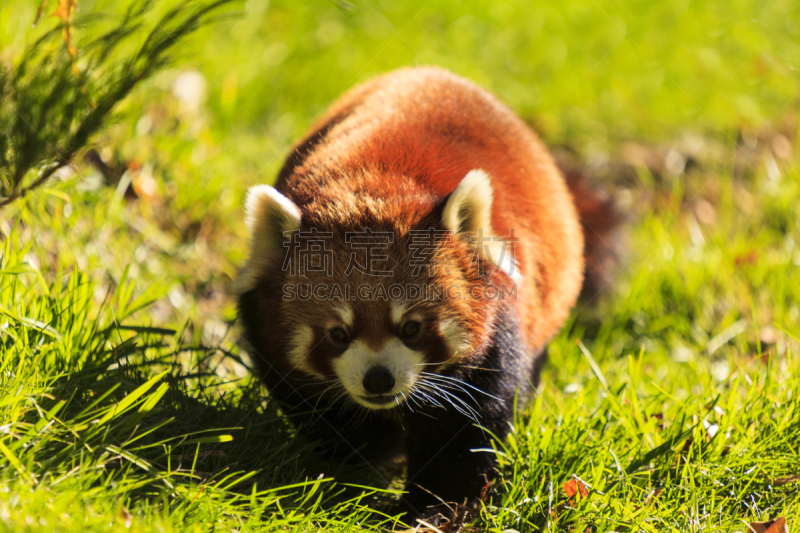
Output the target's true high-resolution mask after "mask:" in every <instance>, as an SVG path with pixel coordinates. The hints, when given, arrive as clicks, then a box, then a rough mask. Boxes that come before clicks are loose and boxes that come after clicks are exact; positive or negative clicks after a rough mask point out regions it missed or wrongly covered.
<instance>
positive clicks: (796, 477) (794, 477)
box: [772, 474, 800, 487]
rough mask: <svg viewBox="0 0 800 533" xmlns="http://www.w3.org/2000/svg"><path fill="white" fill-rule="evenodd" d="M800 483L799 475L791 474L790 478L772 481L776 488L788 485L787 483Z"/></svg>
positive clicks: (779, 478)
mask: <svg viewBox="0 0 800 533" xmlns="http://www.w3.org/2000/svg"><path fill="white" fill-rule="evenodd" d="M798 481H800V474H793V475H791V476H784V477H776V478H775V479H773V480H772V484H773V485H775V486H776V487H780V486H781V485H788V484H789V483H797V482H798Z"/></svg>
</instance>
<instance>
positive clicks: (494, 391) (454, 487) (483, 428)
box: [404, 305, 544, 521]
mask: <svg viewBox="0 0 800 533" xmlns="http://www.w3.org/2000/svg"><path fill="white" fill-rule="evenodd" d="M502 307H504V309H503V311H502V312H501V314H500V315H499V316H498V320H497V322H496V324H497V326H496V328H495V332H494V335H493V340H492V345H491V347H490V348H489V349H488V351H487V353H486V354H485V356H484V358H483V360H482V361H481V362H480V364H478V365H475V366H472V367H471V368H472V369H469V370H468V369H456V370H455V372H454V373H453V376H452V377H454V378H457V379H460V380H462V381H464V382H466V383H468V384H469V385H471V386H472V387H475V388H476V389H480V390H481V391H483V392H484V393H485V394H481V393H477V392H474V391H473V392H471V393H470V395H466V394H462V395H461V397H460V400H461V401H463V402H465V404H470V403H471V404H472V406H473V407H474V408H475V410H476V411H477V413H478V416H477V422H476V421H474V420H471V419H470V418H468V417H467V416H465V415H464V414H463V412H459V411H463V409H462V410H456V409H454V408H453V407H452V406H447V410H446V411H443V410H442V409H429V410H426V411H424V412H421V411H417V412H415V413H410V414H408V415H407V417H408V418H407V432H406V435H407V439H408V441H407V456H408V478H407V481H406V491H407V492H408V494H407V495H406V496H405V497H404V506H405V510H406V513H407V516H408V518H409V519H410V520H412V521H413V519H414V518H415V517H421V518H428V519H431V520H434V521H437V520H436V515H437V514H438V515H444V519H445V520H453V519H454V514H455V512H456V511H457V509H458V508H459V506H466V507H467V508H468V509H477V508H479V507H480V502H481V500H485V499H486V496H487V492H488V489H489V487H490V485H491V483H492V481H493V480H494V479H495V478H496V476H497V460H496V456H495V454H494V452H493V451H492V441H493V439H494V438H495V437H496V438H497V439H499V440H500V441H502V440H504V439H505V437H506V435H507V434H508V431H509V428H510V425H509V424H510V422H512V421H513V416H514V403H515V402H514V400H515V395H516V394H517V392H519V396H520V397H519V400H520V401H519V403H520V404H523V400H524V399H525V398H526V397H527V396H528V395H529V394H530V391H531V389H532V387H533V386H535V384H536V382H537V381H538V375H536V374H538V370H539V368H540V367H541V365H540V364H538V363H539V362H540V361H539V359H540V358H541V357H543V356H544V355H543V354H542V353H540V354H538V357H534V356H533V355H532V354H529V353H527V351H526V350H525V349H524V348H523V347H522V346H523V345H522V344H521V343H520V342H519V335H518V325H517V322H516V320H515V316H514V311H513V308H512V307H511V305H503V306H502ZM475 367H480V369H479V370H475ZM467 390H472V389H469V388H467ZM487 430H488V431H487ZM461 509H463V507H461ZM439 518H440V519H441V517H439ZM426 521H428V520H426Z"/></svg>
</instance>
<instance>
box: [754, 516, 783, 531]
mask: <svg viewBox="0 0 800 533" xmlns="http://www.w3.org/2000/svg"><path fill="white" fill-rule="evenodd" d="M748 528H749V530H748V531H746V532H745V533H789V526H788V525H787V524H786V519H785V518H784V517H782V516H781V517H780V518H775V519H774V520H770V521H768V522H750V523H749V524H748Z"/></svg>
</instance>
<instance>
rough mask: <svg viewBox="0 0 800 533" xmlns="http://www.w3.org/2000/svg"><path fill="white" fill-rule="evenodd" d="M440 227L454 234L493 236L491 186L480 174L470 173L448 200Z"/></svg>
mask: <svg viewBox="0 0 800 533" xmlns="http://www.w3.org/2000/svg"><path fill="white" fill-rule="evenodd" d="M442 224H444V227H445V228H447V229H449V230H450V231H452V232H453V233H455V234H462V233H471V234H475V235H478V234H479V233H480V230H481V229H483V234H484V235H489V234H491V232H492V183H491V182H490V181H489V176H488V175H487V174H486V172H484V171H483V170H471V171H469V172H468V173H467V175H466V176H464V179H462V180H461V183H459V184H458V187H456V190H454V191H453V193H452V194H451V195H450V198H448V199H447V203H446V204H445V206H444V212H443V213H442Z"/></svg>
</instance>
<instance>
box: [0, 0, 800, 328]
mask: <svg viewBox="0 0 800 533" xmlns="http://www.w3.org/2000/svg"><path fill="white" fill-rule="evenodd" d="M123 4H124V3H119V2H112V1H107V2H104V1H93V0H82V1H81V2H80V3H79V9H78V12H77V19H78V20H79V19H80V17H82V16H83V17H85V16H88V15H92V16H95V15H98V14H101V15H103V16H106V17H109V18H110V19H113V18H114V17H115V16H118V15H117V14H118V13H120V12H121V10H122V9H123V7H124V5H123ZM37 5H38V2H34V1H32V0H6V1H4V2H3V4H2V6H0V59H1V60H3V61H5V62H11V61H13V59H14V58H15V57H19V55H20V54H22V53H23V52H24V46H25V43H26V42H30V41H31V40H32V39H33V38H34V37H35V36H36V35H38V34H40V33H41V32H43V31H44V30H45V29H46V28H48V27H52V26H53V25H55V23H56V21H55V20H54V19H53V18H45V19H44V20H43V21H42V22H40V24H39V26H38V27H36V28H32V27H31V23H32V21H33V19H34V16H35V11H36V8H37ZM169 5H170V2H161V3H159V4H157V10H156V11H154V12H153V14H152V18H153V20H155V17H156V15H157V14H158V12H159V11H163V10H165V9H166V8H167V7H168V6H169ZM51 8H52V6H51V7H49V8H48V11H49V10H50V9H51ZM233 13H234V16H233V17H231V18H229V19H226V20H221V21H219V22H218V23H217V24H215V25H213V26H212V27H209V28H205V29H203V30H202V31H201V32H199V34H197V35H195V36H194V37H193V38H192V39H191V40H190V41H189V42H188V43H187V44H186V45H182V46H181V47H180V52H179V53H178V54H177V55H176V57H175V62H174V67H173V68H172V69H171V70H168V71H165V72H162V73H161V74H159V75H158V76H157V77H156V78H155V79H153V80H149V81H147V82H146V83H144V84H142V86H141V87H140V88H139V89H138V90H137V91H136V92H135V94H134V95H133V97H131V98H129V99H128V100H127V101H126V102H125V103H124V105H123V106H122V107H121V109H120V113H119V114H118V120H117V121H116V123H115V124H114V125H112V126H110V127H109V128H108V129H107V131H106V133H105V135H104V136H103V137H101V138H98V139H96V140H95V143H96V146H97V148H98V149H99V150H100V153H101V156H102V157H103V159H104V160H105V161H106V162H107V163H108V164H109V165H111V166H114V165H117V166H119V167H120V168H122V169H123V170H124V168H126V167H128V168H133V169H134V170H136V172H139V170H138V169H139V168H141V169H143V170H142V172H143V174H144V175H143V176H134V177H135V178H137V179H135V180H134V182H140V184H139V186H140V187H143V188H144V189H145V193H144V194H145V196H147V197H148V198H149V201H148V202H139V204H138V205H135V206H134V207H133V208H132V209H122V208H118V206H117V204H116V203H114V202H110V203H101V206H106V208H107V209H109V211H108V212H106V213H105V214H102V215H98V217H99V218H97V219H91V220H88V219H87V220H84V218H85V217H87V216H94V215H87V213H85V212H83V213H80V212H78V211H76V210H72V209H68V213H67V215H65V218H64V223H65V224H69V225H70V226H71V229H70V232H69V233H70V236H71V237H74V238H75V246H74V247H72V249H66V250H63V253H66V254H69V255H79V256H81V258H82V260H83V261H82V264H83V265H89V264H97V262H98V261H99V263H100V264H101V265H103V266H109V267H110V271H111V272H113V275H114V276H115V277H118V276H119V275H120V272H121V268H122V266H123V264H127V261H123V260H122V259H121V258H120V257H119V254H108V253H104V250H103V249H104V248H106V247H107V246H109V245H110V244H111V242H110V241H109V240H108V239H104V235H105V233H104V232H103V228H106V230H107V232H114V231H115V229H114V228H115V227H116V226H115V224H114V222H113V220H114V219H119V218H122V219H123V220H124V221H125V222H124V224H125V225H128V226H132V227H134V228H136V231H134V232H133V234H132V235H131V236H130V238H131V241H130V242H128V243H126V245H125V246H124V247H125V248H126V249H130V250H132V251H134V250H138V256H137V257H138V260H136V261H134V262H135V263H137V264H139V265H140V266H141V268H137V270H139V271H141V272H139V275H141V276H143V278H144V280H145V285H147V284H149V283H151V282H154V281H155V280H156V279H157V278H159V279H160V281H161V282H165V283H167V285H168V286H172V288H174V289H175V290H176V291H178V292H180V291H181V290H183V289H182V287H184V286H187V285H188V287H189V291H190V292H192V291H194V292H195V293H198V291H199V292H202V291H204V290H207V289H208V287H209V286H212V285H213V286H215V287H216V288H217V289H219V288H220V287H221V285H218V284H217V282H216V281H215V280H216V279H217V278H218V276H217V275H216V274H220V273H221V274H223V275H224V276H227V277H231V276H233V275H234V274H235V265H237V264H240V263H241V260H242V259H243V247H244V244H245V241H244V235H243V233H244V231H243V230H244V228H243V225H242V224H241V217H242V215H241V205H242V198H243V195H244V193H245V191H246V189H247V187H248V186H250V185H252V184H255V183H260V182H270V181H271V180H273V179H274V176H275V175H276V173H277V170H278V168H279V167H280V164H281V161H282V158H283V157H284V156H285V155H286V153H287V149H288V147H289V146H290V145H291V143H292V142H293V141H294V140H295V139H297V138H298V136H300V135H301V134H302V132H303V131H304V130H305V128H306V127H307V126H308V125H309V123H310V122H312V121H313V120H314V118H315V117H317V116H318V115H319V114H320V113H321V112H322V111H323V110H324V109H325V108H326V106H327V105H329V104H330V103H331V102H332V101H333V100H334V99H335V98H336V97H337V96H339V95H340V94H342V92H343V91H345V90H347V89H348V88H350V87H352V86H353V85H355V84H357V83H358V82H361V81H363V80H366V79H369V78H370V77H372V76H375V75H377V74H379V73H381V72H385V71H388V70H391V69H393V68H397V67H401V66H406V65H426V64H433V65H440V66H442V67H445V68H448V69H451V70H453V71H454V72H456V73H458V74H461V75H463V76H466V77H468V78H470V79H472V80H474V81H476V82H477V83H479V84H481V85H483V86H484V87H486V88H488V89H489V90H491V91H493V92H494V93H496V94H497V95H498V96H499V97H500V98H501V99H502V100H504V101H505V102H506V103H507V104H508V105H510V106H511V107H512V108H513V109H514V110H516V111H517V112H518V113H519V114H520V115H521V116H522V117H523V118H524V119H525V120H526V121H528V122H529V123H530V124H531V125H533V126H534V127H535V129H536V130H537V131H538V132H539V133H540V135H541V136H542V137H543V138H544V139H545V141H546V142H548V143H549V144H550V145H551V146H555V147H560V148H561V149H563V150H564V151H566V152H568V153H570V154H573V155H575V156H576V157H577V159H578V160H579V161H580V162H581V163H582V164H588V165H593V166H595V167H597V166H599V165H604V164H607V163H608V162H609V161H611V162H614V161H623V162H625V163H628V164H631V165H632V166H633V167H638V166H653V161H652V160H653V159H656V160H657V161H656V163H655V165H656V166H658V165H660V164H663V156H664V153H663V152H665V151H666V150H668V148H669V147H670V146H673V145H675V146H679V148H680V149H681V150H682V156H683V158H684V159H688V158H690V157H694V158H699V159H704V160H708V161H710V162H711V164H713V165H716V167H717V168H721V167H722V166H723V165H725V164H726V163H729V162H730V156H731V154H732V152H730V151H726V149H727V148H731V147H734V146H736V144H737V142H739V143H741V142H743V141H747V142H751V141H752V139H755V138H757V137H758V135H759V134H761V135H762V136H763V134H764V132H767V133H769V134H770V135H772V134H774V133H775V132H778V133H782V138H783V139H787V140H793V139H794V137H795V133H796V129H797V123H796V113H795V112H796V110H797V107H798V106H797V102H798V98H797V96H798V90H800V83H798V71H797V68H798V67H799V66H800V8H799V7H798V3H797V2H792V1H788V0H776V1H770V2H756V1H746V0H734V1H707V2H696V1H695V2H690V1H689V0H674V1H673V0H670V1H663V0H662V1H638V0H631V1H626V2H617V1H613V0H590V1H564V2H526V1H507V2H506V1H498V2H478V1H475V2H464V1H459V2H449V1H439V0H432V1H430V2H427V3H426V2H413V3H411V2H394V1H379V0H371V1H363V2H355V3H352V4H351V3H348V2H343V1H339V2H336V1H334V2H331V1H324V0H316V1H309V2H284V1H280V0H277V1H272V2H270V1H267V0H248V1H247V2H245V3H244V4H241V9H234V10H233ZM102 26H103V22H102V20H101V21H99V22H95V23H92V24H90V25H89V26H88V29H87V30H81V29H80V28H78V29H77V30H76V32H75V40H76V43H77V44H78V48H79V49H80V45H81V42H88V40H89V39H90V38H91V36H92V30H93V28H94V29H96V28H101V27H102ZM632 142H633V143H634V144H633V145H631V143H632ZM637 143H638V144H641V143H648V144H650V145H655V146H658V147H659V150H656V153H655V154H653V153H651V151H648V150H644V151H642V150H640V149H639V148H640V147H639V146H638V144H637ZM75 170H76V172H77V173H78V174H79V175H80V176H81V178H80V181H82V182H83V185H82V186H81V187H79V188H82V189H85V190H87V192H86V194H87V195H88V196H87V198H86V201H88V202H95V201H97V200H98V199H99V198H101V197H105V198H110V197H112V196H113V191H103V190H101V189H98V188H97V187H95V186H94V182H93V181H92V179H93V178H92V173H93V172H94V171H93V169H92V168H91V167H90V166H88V165H82V163H81V162H80V161H78V162H77V163H76V165H75ZM95 178H96V176H95ZM138 178H141V179H138ZM95 181H96V180H95ZM148 191H149V192H148ZM98 195H99V196H98ZM104 195H105V196H104ZM55 209H58V208H57V207H55ZM97 209H99V210H100V211H102V207H100V206H98V208H97ZM97 209H96V210H95V215H96V214H97V213H98V211H97ZM109 214H110V215H112V216H110V217H109V216H107V215H109ZM79 219H80V220H84V222H83V223H81V222H80V220H79ZM98 226H99V227H98ZM198 236H199V237H200V238H199V240H198V239H196V238H197V237H198ZM40 238H41V239H43V241H44V242H47V236H46V235H42V236H41V237H40ZM87 238H91V240H93V242H95V244H96V245H97V246H96V247H95V248H96V249H93V248H91V247H89V249H87V247H86V246H83V245H82V244H81V243H83V242H84V241H86V239H87ZM58 240H60V239H56V238H54V239H53V241H52V242H51V245H52V247H56V248H65V246H63V245H62V244H59V243H58V242H56V241H58ZM118 246H119V243H118V242H115V243H114V245H113V247H114V248H117V247H118ZM198 246H199V248H198ZM196 248H197V249H196ZM187 263H188V264H187ZM168 271H173V273H174V274H177V276H172V275H171V277H170V279H166V278H167V276H166V275H165V272H168ZM176 294H177V292H176ZM176 298H178V297H177V296H176ZM190 300H191V298H190ZM187 305H189V307H192V305H191V304H187ZM227 316H228V317H230V316H231V308H230V307H228V311H227Z"/></svg>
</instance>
